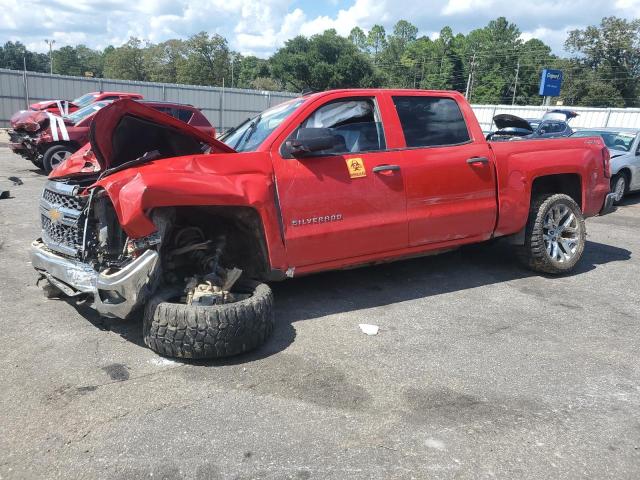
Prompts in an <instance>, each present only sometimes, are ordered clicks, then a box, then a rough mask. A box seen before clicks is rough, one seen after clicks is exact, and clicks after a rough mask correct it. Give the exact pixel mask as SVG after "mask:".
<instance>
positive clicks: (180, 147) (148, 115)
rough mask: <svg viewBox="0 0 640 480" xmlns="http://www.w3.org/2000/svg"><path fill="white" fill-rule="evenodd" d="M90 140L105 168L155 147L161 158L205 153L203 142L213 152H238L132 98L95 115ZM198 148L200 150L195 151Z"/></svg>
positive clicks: (136, 156) (129, 159)
mask: <svg viewBox="0 0 640 480" xmlns="http://www.w3.org/2000/svg"><path fill="white" fill-rule="evenodd" d="M89 141H90V143H91V150H92V151H93V153H94V155H95V158H96V161H97V162H98V163H99V165H100V168H101V169H102V170H108V169H110V168H113V167H116V166H119V165H122V164H123V163H127V162H130V161H132V160H135V159H136V158H139V157H141V156H142V155H143V154H145V153H147V152H150V151H153V150H158V151H159V153H160V155H161V157H160V158H169V157H177V156H183V155H188V154H196V153H202V152H201V151H200V150H199V149H200V145H201V144H205V145H208V146H209V147H211V152H212V153H235V150H234V149H232V148H231V147H229V146H227V145H225V144H224V143H222V142H221V141H219V140H216V139H215V138H213V137H212V136H210V135H208V134H207V133H205V132H203V131H202V130H199V129H197V128H195V127H193V126H191V125H189V124H187V123H185V122H182V121H181V120H178V119H177V118H174V117H172V116H170V115H167V114H165V113H161V112H159V111H158V110H155V109H153V108H151V107H147V106H145V105H143V104H141V103H139V102H136V101H133V100H129V99H122V100H117V101H115V102H113V103H112V104H110V105H107V106H106V107H104V108H102V109H101V110H99V111H98V112H97V113H96V114H95V116H94V117H93V121H92V123H91V127H90V130H89ZM196 147H197V149H198V150H199V151H198V152H196V151H193V150H194V148H196Z"/></svg>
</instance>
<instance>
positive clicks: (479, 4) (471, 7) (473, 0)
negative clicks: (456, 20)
mask: <svg viewBox="0 0 640 480" xmlns="http://www.w3.org/2000/svg"><path fill="white" fill-rule="evenodd" d="M492 4H493V2H492V1H491V0H449V1H448V2H447V4H446V5H445V7H444V8H443V9H442V14H443V15H455V14H459V13H468V12H473V11H475V10H476V9H479V8H490V7H491V6H492Z"/></svg>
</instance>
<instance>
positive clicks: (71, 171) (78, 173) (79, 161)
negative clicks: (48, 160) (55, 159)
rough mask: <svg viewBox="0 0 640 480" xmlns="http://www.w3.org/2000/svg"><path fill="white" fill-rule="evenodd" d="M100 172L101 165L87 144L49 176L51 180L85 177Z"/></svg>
mask: <svg viewBox="0 0 640 480" xmlns="http://www.w3.org/2000/svg"><path fill="white" fill-rule="evenodd" d="M99 172H100V164H99V163H98V161H97V160H96V156H95V155H94V154H93V152H92V151H91V144H90V143H86V144H85V145H83V146H82V147H81V148H80V150H78V151H77V152H75V153H74V154H73V155H71V156H70V157H69V158H67V159H66V160H65V161H64V162H61V163H59V164H58V165H57V166H56V167H55V168H54V169H53V171H52V172H51V173H50V174H49V178H69V177H83V176H87V175H91V174H97V173H99Z"/></svg>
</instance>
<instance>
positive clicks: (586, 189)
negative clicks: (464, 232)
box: [491, 139, 608, 236]
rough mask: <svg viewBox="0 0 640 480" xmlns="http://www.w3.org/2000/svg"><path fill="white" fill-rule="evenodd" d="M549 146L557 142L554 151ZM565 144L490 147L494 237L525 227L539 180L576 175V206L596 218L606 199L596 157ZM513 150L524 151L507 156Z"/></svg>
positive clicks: (582, 146)
mask: <svg viewBox="0 0 640 480" xmlns="http://www.w3.org/2000/svg"><path fill="white" fill-rule="evenodd" d="M552 142H558V147H559V149H558V150H554V149H553V148H552V147H553V144H552ZM560 142H562V144H561V143H560ZM567 142H569V140H566V139H562V140H544V141H542V140H536V141H528V142H526V143H525V142H505V143H504V144H501V143H500V144H492V145H491V146H492V149H494V151H495V152H496V156H497V166H498V168H497V180H498V203H499V218H498V223H497V225H496V231H495V236H504V235H511V234H514V233H517V232H519V231H521V230H522V229H523V228H524V227H525V225H526V223H527V219H528V217H529V209H530V205H531V191H532V186H533V184H534V182H535V180H536V179H537V178H540V177H546V176H553V175H566V174H570V175H578V176H579V178H580V187H581V192H582V198H581V199H580V200H581V201H580V202H578V203H579V204H580V205H581V207H582V210H583V212H584V213H585V215H586V216H591V215H595V214H597V212H598V211H599V209H600V207H601V206H602V199H603V198H604V195H606V192H605V191H604V190H603V189H604V185H605V184H606V185H608V182H605V181H603V178H604V176H603V173H602V171H601V170H602V167H601V165H600V164H598V161H599V160H600V159H599V155H598V153H597V151H595V149H585V148H584V145H580V147H581V148H575V149H571V148H568V145H566V143H567ZM550 147H551V148H550ZM514 148H517V149H523V150H525V149H526V150H527V151H522V152H517V151H516V152H514V153H509V150H511V149H514ZM600 190H602V192H601V191H600ZM607 190H608V187H607ZM558 193H563V192H558Z"/></svg>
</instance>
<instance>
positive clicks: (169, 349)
mask: <svg viewBox="0 0 640 480" xmlns="http://www.w3.org/2000/svg"><path fill="white" fill-rule="evenodd" d="M242 289H243V290H245V291H252V292H253V293H252V295H251V297H249V298H247V299H245V300H240V301H238V302H235V303H227V304H224V305H213V306H200V305H186V304H183V303H174V302H170V301H166V300H167V298H171V297H172V296H174V297H175V295H174V294H175V291H174V292H171V291H168V290H165V291H160V292H159V293H157V294H155V295H154V296H153V297H152V298H151V299H150V300H149V302H148V304H147V306H146V308H145V310H144V319H143V336H144V343H145V344H146V345H147V346H148V347H149V348H151V350H153V351H154V352H157V353H159V354H160V355H163V356H165V357H177V358H193V359H201V358H222V357H229V356H231V355H237V354H240V353H244V352H248V351H249V350H252V349H254V348H257V347H258V346H260V345H262V344H263V343H264V342H265V341H266V340H267V338H268V337H269V335H270V334H271V332H272V331H273V325H274V316H273V293H272V291H271V288H269V286H268V285H266V284H264V283H259V282H254V281H250V280H243V281H242ZM172 294H173V295H172Z"/></svg>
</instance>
